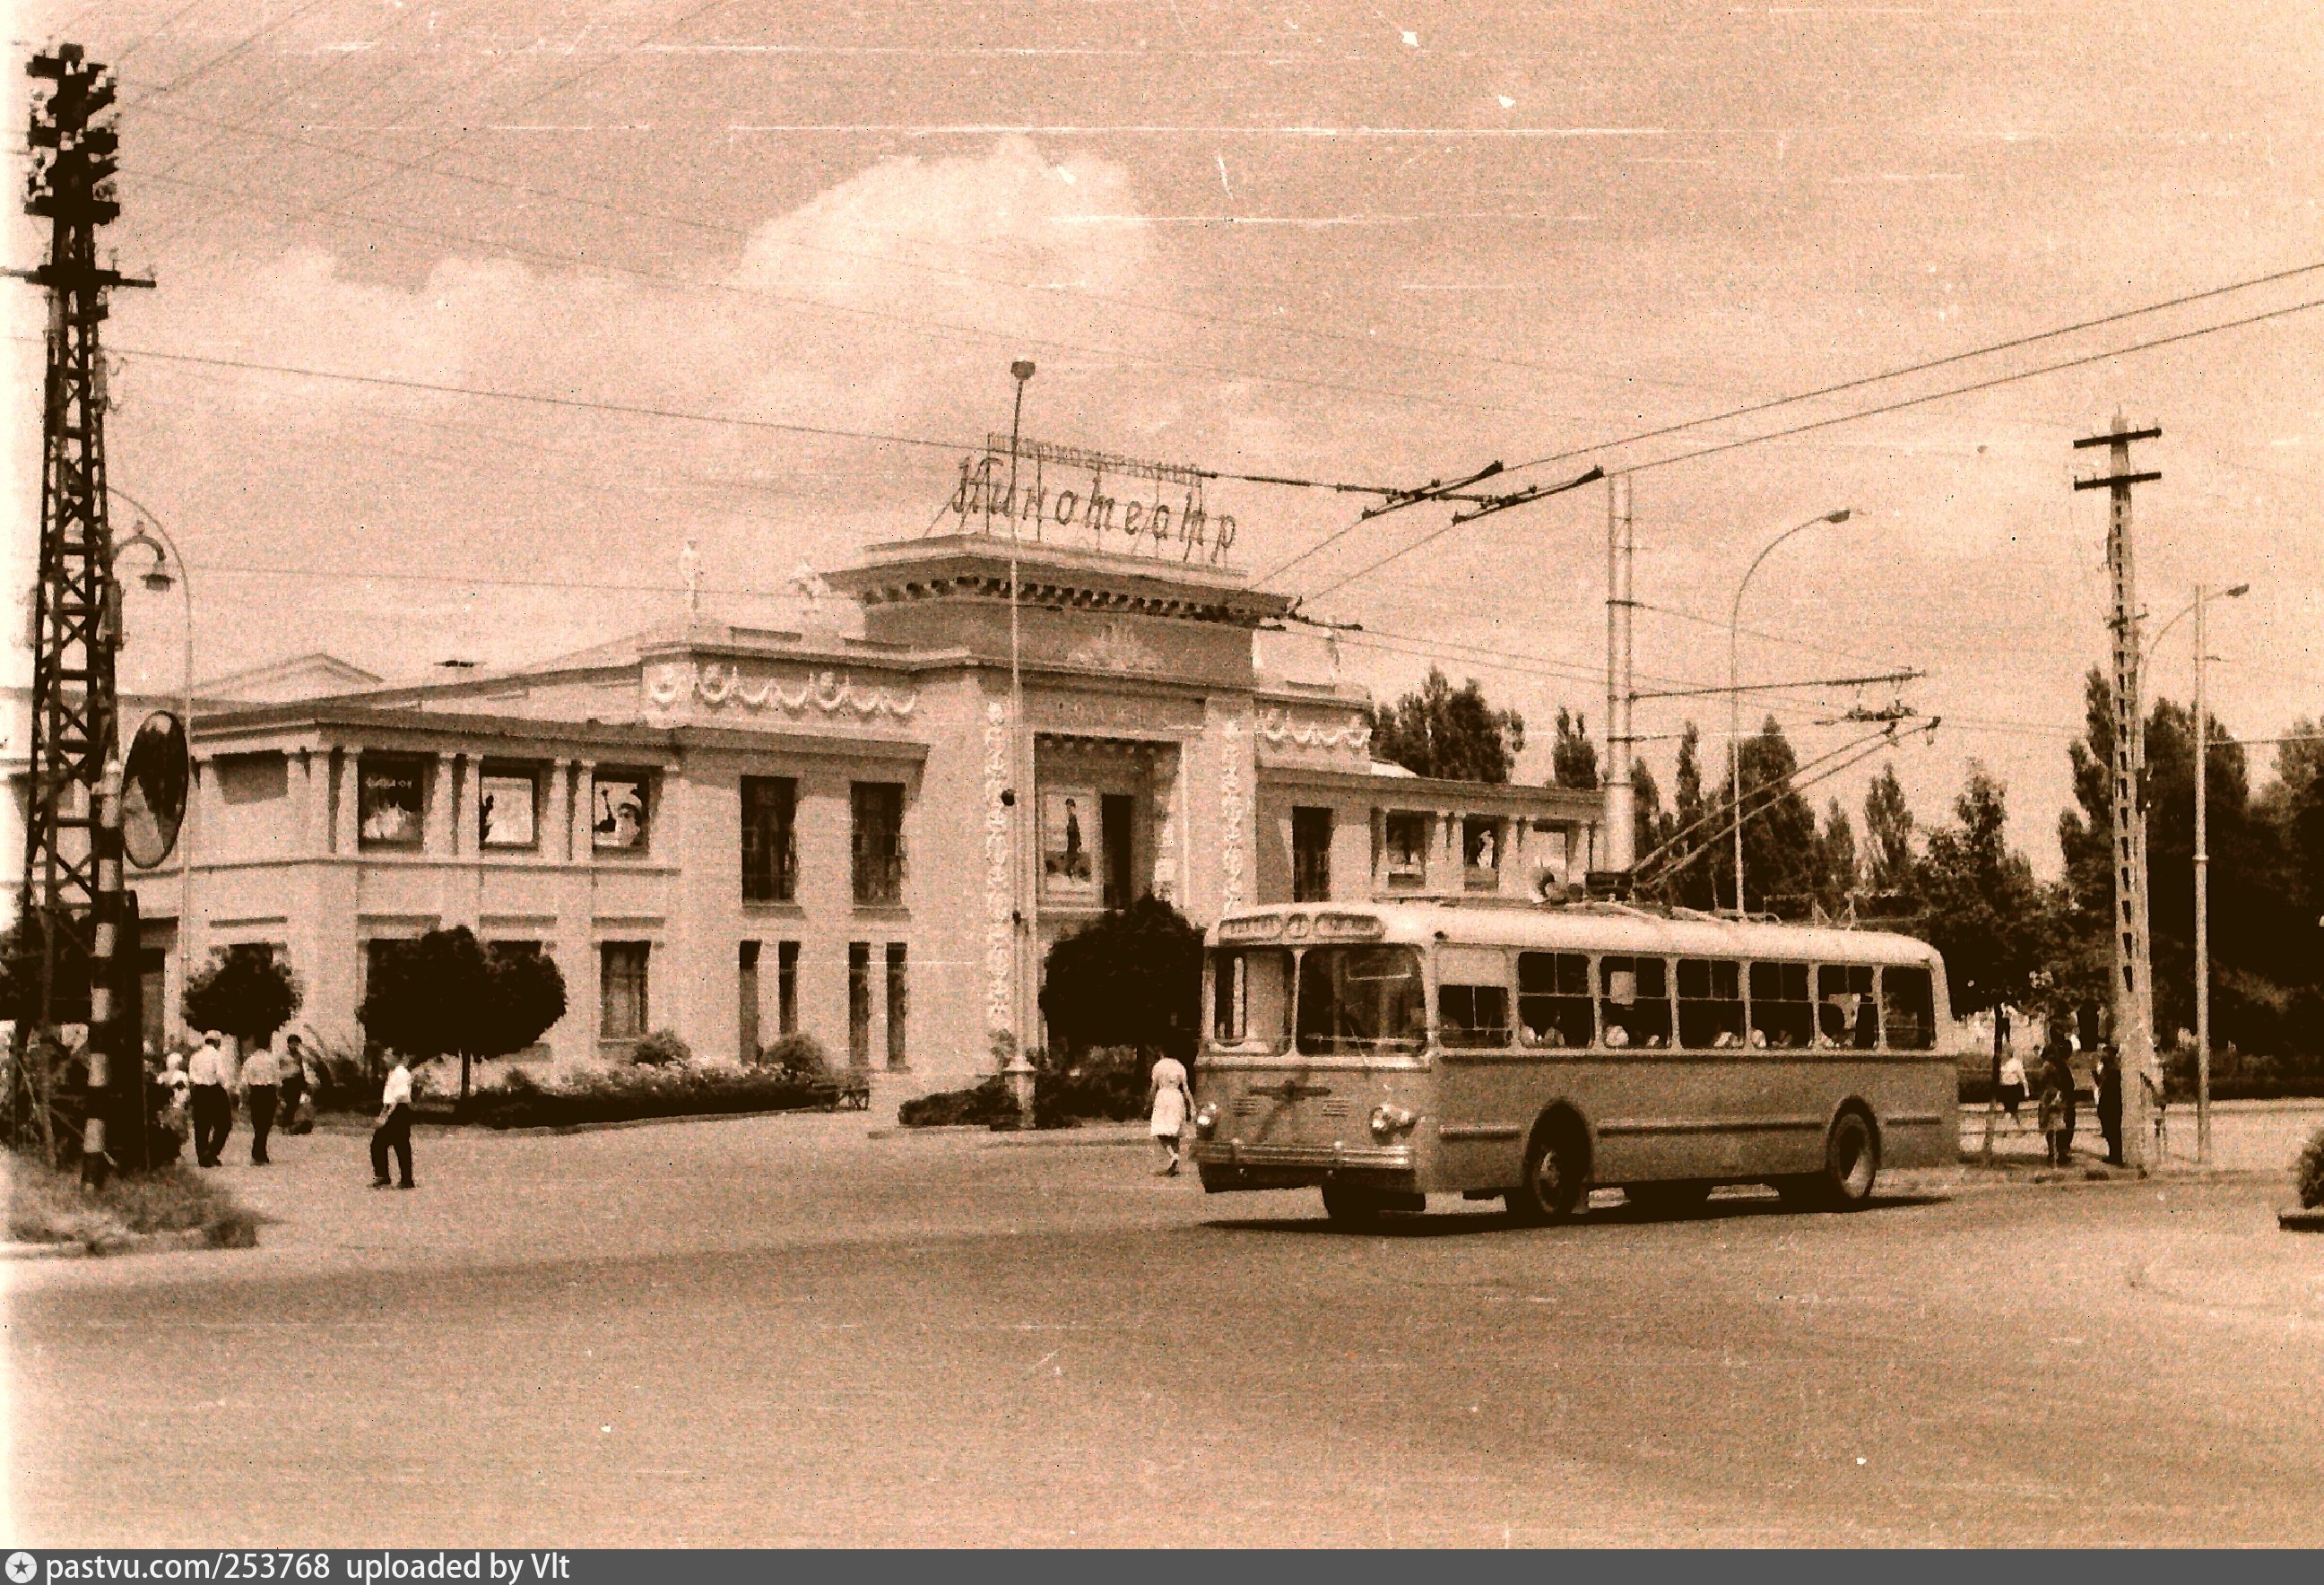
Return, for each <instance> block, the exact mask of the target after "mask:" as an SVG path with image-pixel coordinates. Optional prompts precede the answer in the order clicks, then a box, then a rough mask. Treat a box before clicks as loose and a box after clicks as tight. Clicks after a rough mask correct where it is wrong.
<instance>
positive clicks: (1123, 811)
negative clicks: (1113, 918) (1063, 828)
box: [1098, 793, 1138, 908]
mask: <svg viewBox="0 0 2324 1585" xmlns="http://www.w3.org/2000/svg"><path fill="white" fill-rule="evenodd" d="M1137 806H1138V800H1137V799H1135V798H1133V797H1130V795H1129V794H1128V793H1107V794H1106V795H1105V796H1104V797H1102V799H1100V800H1099V803H1098V845H1099V848H1100V849H1101V850H1102V853H1103V855H1104V858H1105V906H1106V907H1107V908H1128V907H1129V906H1130V904H1131V903H1133V902H1135V901H1136V900H1137V888H1136V884H1135V882H1134V881H1133V880H1132V879H1131V878H1132V876H1133V875H1134V873H1135V871H1134V869H1133V867H1132V866H1131V863H1130V828H1131V825H1132V823H1133V821H1134V820H1135V818H1136V814H1135V811H1136V809H1137Z"/></svg>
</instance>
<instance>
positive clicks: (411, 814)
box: [355, 754, 428, 848]
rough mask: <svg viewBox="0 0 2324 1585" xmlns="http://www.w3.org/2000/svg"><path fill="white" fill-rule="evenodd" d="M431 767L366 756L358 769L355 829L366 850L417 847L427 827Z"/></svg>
mask: <svg viewBox="0 0 2324 1585" xmlns="http://www.w3.org/2000/svg"><path fill="white" fill-rule="evenodd" d="M427 779H428V767H427V766H426V765H424V764H422V763H421V762H420V761H419V760H389V759H380V758H378V757H376V756H374V755H371V754H365V755H364V756H363V757H362V758H361V759H360V760H358V761H357V762H356V768H355V786H356V791H355V806H356V811H357V812H356V816H355V819H356V824H355V830H356V833H357V834H358V835H359V836H360V837H361V838H362V842H363V845H364V847H381V848H416V847H418V846H419V845H420V838H421V836H422V834H423V833H424V831H425V828H426V818H427V816H426V815H425V813H424V811H425V810H426V808H427V786H428V780H427Z"/></svg>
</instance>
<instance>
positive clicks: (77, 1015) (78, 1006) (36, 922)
mask: <svg viewBox="0 0 2324 1585" xmlns="http://www.w3.org/2000/svg"><path fill="white" fill-rule="evenodd" d="M44 930H45V921H44V920H43V918H42V916H41V915H39V914H37V913H28V914H25V915H24V916H23V917H21V918H19V919H18V920H17V921H16V922H15V923H14V925H11V926H9V927H8V933H7V935H5V936H0V1018H6V1019H8V1020H10V1021H11V1022H13V1023H16V1024H19V1025H23V1026H25V1027H30V1026H32V1024H35V1023H37V1022H39V1021H40V1017H41V943H42V936H43V934H44ZM51 996H52V1006H51V1012H52V1013H53V1015H54V1018H55V1021H56V1022H58V1023H60V1024H78V1023H82V1022H85V1021H86V1020H87V1019H88V958H87V957H85V956H83V955H82V954H81V953H80V951H79V949H78V947H76V946H74V945H72V944H71V943H70V942H69V940H68V941H66V942H62V943H60V944H59V950H58V953H57V973H56V980H55V982H54V984H53V986H52V988H51Z"/></svg>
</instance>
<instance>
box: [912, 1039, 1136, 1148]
mask: <svg viewBox="0 0 2324 1585" xmlns="http://www.w3.org/2000/svg"><path fill="white" fill-rule="evenodd" d="M1149 1072H1150V1064H1147V1063H1145V1062H1143V1061H1141V1060H1140V1057H1139V1052H1138V1050H1137V1049H1136V1048H1135V1047H1133V1046H1101V1047H1100V1048H1098V1049H1097V1050H1095V1051H1093V1052H1091V1053H1090V1054H1089V1055H1087V1056H1086V1057H1085V1058H1084V1059H1083V1060H1082V1061H1081V1062H1079V1063H1076V1064H1073V1065H1071V1066H1067V1065H1065V1064H1062V1063H1059V1062H1057V1061H1056V1060H1054V1059H1053V1058H1052V1057H1051V1056H1050V1055H1049V1054H1048V1053H1047V1051H1036V1052H1034V1053H1033V1126H1034V1127H1035V1128H1037V1129H1070V1128H1072V1127H1074V1125H1075V1124H1077V1123H1082V1122H1132V1121H1135V1120H1138V1119H1139V1118H1142V1117H1144V1116H1145V1115H1146V1089H1147V1082H1148V1073H1149ZM896 1120H897V1121H898V1122H899V1123H901V1124H902V1125H903V1126H904V1127H906V1128H908V1129H940V1128H963V1127H966V1128H991V1129H1013V1128H1015V1127H1017V1126H1018V1123H1019V1117H1018V1114H1017V1098H1016V1095H1015V1093H1014V1092H1012V1091H1011V1090H1010V1087H1009V1081H1008V1080H1007V1079H1006V1078H1004V1077H1002V1076H1001V1074H993V1075H992V1076H991V1078H988V1079H986V1080H984V1081H983V1082H982V1083H978V1084H975V1085H973V1086H972V1087H970V1088H968V1089H965V1090H943V1091H938V1092H936V1093H935V1094H933V1095H923V1096H921V1097H919V1099H918V1100H916V1101H906V1102H904V1104H903V1105H902V1106H900V1107H899V1108H898V1109H897V1110H896Z"/></svg>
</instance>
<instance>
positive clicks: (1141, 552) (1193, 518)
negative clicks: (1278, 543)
mask: <svg viewBox="0 0 2324 1585" xmlns="http://www.w3.org/2000/svg"><path fill="white" fill-rule="evenodd" d="M1014 449H1015V458H1016V467H1015V469H1014V470H1013V475H1014V476H1013V480H1012V476H1011V475H1012V470H1011V468H1010V450H1011V441H1010V437H1008V436H1006V435H988V436H986V437H985V440H984V455H983V456H978V457H969V456H964V457H962V458H961V459H960V482H959V484H956V485H955V486H954V489H953V494H952V500H951V502H949V506H950V510H951V511H952V513H953V515H954V517H956V518H958V519H960V521H961V528H962V529H963V530H965V531H968V532H981V533H987V534H991V533H1000V534H1010V533H1014V534H1017V535H1019V536H1021V537H1025V538H1029V539H1034V540H1036V541H1037V542H1042V543H1064V544H1074V545H1080V546H1083V547H1085V548H1090V549H1093V550H1099V551H1108V552H1111V553H1112V554H1114V555H1117V556H1148V557H1157V558H1172V557H1175V558H1176V559H1177V560H1179V561H1191V562H1202V563H1205V564H1208V565H1210V566H1213V567H1219V566H1227V565H1231V563H1230V554H1231V551H1232V550H1233V548H1234V542H1235V521H1234V519H1232V518H1231V517H1229V516H1227V515H1226V514H1225V513H1223V512H1222V513H1220V514H1218V515H1217V516H1213V515H1212V514H1211V513H1210V511H1208V510H1207V509H1206V508H1205V507H1204V506H1203V481H1204V480H1205V479H1207V478H1209V477H1210V475H1208V474H1206V473H1204V472H1203V470H1202V469H1200V468H1194V467H1184V466H1180V465H1176V464H1172V463H1158V462H1146V461H1143V460H1141V459H1139V458H1138V457H1134V456H1120V455H1117V454H1116V453H1113V452H1111V451H1091V450H1087V449H1085V448H1084V447H1078V446H1054V445H1051V444H1050V443H1048V442H1047V441H1044V440H1027V439H1022V438H1019V439H1018V440H1016V441H1015V442H1014Z"/></svg>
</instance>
